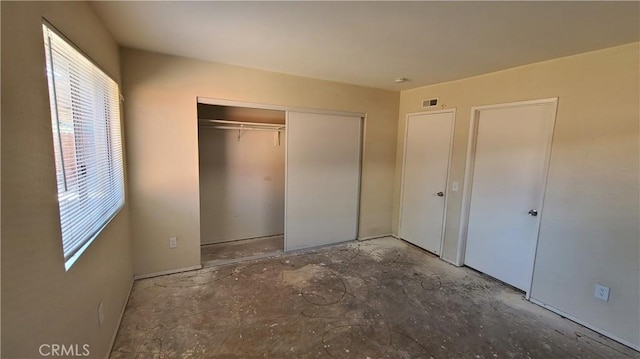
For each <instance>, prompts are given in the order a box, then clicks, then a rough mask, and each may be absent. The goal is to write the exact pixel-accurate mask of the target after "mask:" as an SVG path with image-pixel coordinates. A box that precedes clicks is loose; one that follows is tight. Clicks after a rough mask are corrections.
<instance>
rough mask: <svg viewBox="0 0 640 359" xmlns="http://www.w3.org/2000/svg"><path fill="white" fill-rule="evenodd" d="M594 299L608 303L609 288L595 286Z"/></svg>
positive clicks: (599, 285)
mask: <svg viewBox="0 0 640 359" xmlns="http://www.w3.org/2000/svg"><path fill="white" fill-rule="evenodd" d="M594 295H595V297H596V298H598V299H600V300H604V301H605V302H608V301H609V287H605V286H603V285H601V284H596V290H595V293H594Z"/></svg>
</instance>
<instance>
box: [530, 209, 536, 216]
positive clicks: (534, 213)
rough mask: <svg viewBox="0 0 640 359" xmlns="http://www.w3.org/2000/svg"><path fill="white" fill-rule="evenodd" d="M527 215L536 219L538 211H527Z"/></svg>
mask: <svg viewBox="0 0 640 359" xmlns="http://www.w3.org/2000/svg"><path fill="white" fill-rule="evenodd" d="M529 215H530V216H533V217H536V216H538V211H536V210H535V209H532V210H530V211H529Z"/></svg>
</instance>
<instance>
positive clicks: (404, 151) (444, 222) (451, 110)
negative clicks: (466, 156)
mask: <svg viewBox="0 0 640 359" xmlns="http://www.w3.org/2000/svg"><path fill="white" fill-rule="evenodd" d="M441 113H451V114H452V115H453V124H452V126H453V128H452V130H451V138H450V139H449V156H448V158H447V180H446V182H445V188H444V208H443V211H444V213H443V216H442V233H440V253H439V254H438V257H440V258H442V259H444V260H445V261H447V262H449V260H447V259H445V258H444V257H443V256H442V253H443V250H444V234H445V228H446V225H447V203H448V202H449V179H450V172H451V156H452V155H453V138H454V134H455V129H456V108H455V107H454V108H449V109H446V110H437V111H422V112H411V113H407V116H406V118H405V125H404V146H403V148H402V171H401V175H400V208H399V209H398V238H400V228H401V227H402V208H403V203H402V202H403V201H404V177H405V168H406V164H407V138H408V136H409V118H410V117H411V116H422V115H437V114H441Z"/></svg>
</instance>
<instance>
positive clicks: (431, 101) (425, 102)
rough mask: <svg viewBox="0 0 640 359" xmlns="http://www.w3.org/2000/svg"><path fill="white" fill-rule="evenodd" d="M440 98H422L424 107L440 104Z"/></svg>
mask: <svg viewBox="0 0 640 359" xmlns="http://www.w3.org/2000/svg"><path fill="white" fill-rule="evenodd" d="M438 102H439V101H438V98H437V97H435V98H428V99H426V100H422V108H433V107H437V106H438Z"/></svg>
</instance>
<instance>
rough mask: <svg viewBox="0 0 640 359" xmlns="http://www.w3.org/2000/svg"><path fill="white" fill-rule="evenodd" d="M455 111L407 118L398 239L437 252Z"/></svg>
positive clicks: (438, 249)
mask: <svg viewBox="0 0 640 359" xmlns="http://www.w3.org/2000/svg"><path fill="white" fill-rule="evenodd" d="M454 120H455V112H454V111H447V112H437V113H426V114H415V115H409V116H408V117H407V126H406V127H407V128H406V136H405V154H404V168H403V180H402V204H401V210H400V228H399V233H398V234H399V236H400V238H402V239H404V240H406V241H408V242H411V243H413V244H415V245H417V246H418V247H421V248H423V249H426V250H428V251H430V252H433V253H435V254H440V247H441V244H442V234H443V231H442V229H443V225H444V223H443V222H444V209H445V195H446V194H447V191H446V188H447V177H448V172H449V156H450V153H451V137H452V134H453V123H454Z"/></svg>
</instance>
